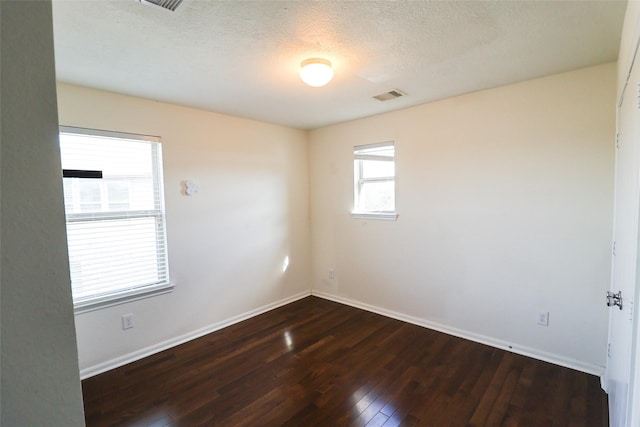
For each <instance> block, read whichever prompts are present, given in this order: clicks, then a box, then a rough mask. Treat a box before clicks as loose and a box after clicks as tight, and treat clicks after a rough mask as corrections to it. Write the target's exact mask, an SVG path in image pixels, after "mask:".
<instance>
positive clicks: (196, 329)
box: [58, 84, 310, 375]
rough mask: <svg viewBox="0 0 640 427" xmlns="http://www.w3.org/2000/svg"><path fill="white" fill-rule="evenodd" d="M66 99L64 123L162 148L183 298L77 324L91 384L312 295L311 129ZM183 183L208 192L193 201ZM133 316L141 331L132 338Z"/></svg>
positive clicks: (96, 98) (85, 93)
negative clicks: (105, 373)
mask: <svg viewBox="0 0 640 427" xmlns="http://www.w3.org/2000/svg"><path fill="white" fill-rule="evenodd" d="M58 93H59V111H60V124H62V125H68V126H78V127H87V128H95V129H104V130H113V131H119V132H131V133H140V134H148V135H157V136H160V137H161V138H162V145H163V156H164V184H165V201H166V213H167V219H166V222H167V234H168V245H169V267H170V275H171V279H172V281H173V282H175V285H176V287H175V291H174V292H171V293H169V294H164V295H160V296H155V297H152V298H149V299H144V300H139V301H134V302H130V303H127V304H122V305H118V306H115V307H111V308H106V309H102V310H96V311H92V312H88V313H83V314H79V315H77V316H76V323H77V333H78V346H79V349H78V350H79V355H80V367H81V368H82V369H83V373H84V374H85V375H87V374H91V373H95V372H97V371H100V370H103V369H107V368H110V367H113V366H114V365H117V364H120V363H123V362H126V361H129V360H132V359H135V358H138V357H140V356H144V355H146V354H148V353H151V352H154V351H157V350H158V349H160V348H163V347H166V346H167V345H172V344H175V343H177V342H179V341H181V340H184V339H188V338H192V337H194V336H196V335H198V334H202V333H204V332H207V331H210V330H212V329H215V328H218V327H220V326H222V325H225V324H228V323H229V322H231V321H234V320H237V319H238V318H239V317H242V316H243V315H246V314H251V313H254V312H255V310H259V309H261V308H265V307H270V306H272V305H273V304H277V303H278V302H282V301H285V300H288V299H290V298H292V297H294V298H295V297H299V296H301V295H303V294H308V292H309V277H310V259H309V213H308V186H309V185H308V159H307V157H308V153H307V143H306V133H305V132H303V131H298V130H293V129H288V128H284V127H281V126H275V125H270V124H266V123H261V122H256V121H252V120H247V119H241V118H236V117H230V116H225V115H221V114H215V113H211V112H205V111H202V110H196V109H192V108H186V107H180V106H176V105H170V104H165V103H160V102H154V101H150V100H144V99H139V98H133V97H127V96H122V95H117V94H113V93H108V92H102V91H97V90H92V89H87V88H81V87H77V86H71V85H66V84H60V85H59V87H58ZM184 180H192V181H195V182H196V183H198V184H199V186H200V193H199V194H197V195H195V196H190V197H189V196H185V195H184V194H183V193H182V181H184ZM287 256H288V257H289V259H290V263H289V267H288V269H287V270H286V271H285V272H283V263H284V260H285V257H287ZM127 313H133V314H134V316H135V327H134V328H133V329H128V330H126V331H123V330H122V326H121V325H122V323H121V317H122V315H123V314H127Z"/></svg>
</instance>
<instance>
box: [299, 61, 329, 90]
mask: <svg viewBox="0 0 640 427" xmlns="http://www.w3.org/2000/svg"><path fill="white" fill-rule="evenodd" d="M300 66H301V68H300V78H301V79H302V81H303V82H305V83H306V84H308V85H309V86H313V87H320V86H324V85H326V84H327V83H329V82H330V81H331V79H332V78H333V69H332V68H331V62H329V61H327V60H326V59H320V58H312V59H307V60H304V61H302V64H300Z"/></svg>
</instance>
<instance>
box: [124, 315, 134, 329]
mask: <svg viewBox="0 0 640 427" xmlns="http://www.w3.org/2000/svg"><path fill="white" fill-rule="evenodd" d="M131 328H133V314H125V315H124V316H122V329H131Z"/></svg>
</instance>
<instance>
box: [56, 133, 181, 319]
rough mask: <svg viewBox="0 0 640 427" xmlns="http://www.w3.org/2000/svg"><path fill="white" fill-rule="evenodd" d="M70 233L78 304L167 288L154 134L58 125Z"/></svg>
mask: <svg viewBox="0 0 640 427" xmlns="http://www.w3.org/2000/svg"><path fill="white" fill-rule="evenodd" d="M60 152H61V156H62V168H63V169H64V170H65V171H66V172H65V175H72V176H73V173H70V171H71V170H75V171H96V172H97V171H100V172H101V173H102V178H83V177H72V178H63V185H64V204H65V212H66V217H67V240H68V246H69V264H70V268H71V283H72V289H73V300H74V304H75V307H76V309H78V308H82V307H93V306H96V305H97V306H99V305H107V304H111V303H114V302H118V301H120V300H126V299H130V298H133V297H138V296H141V295H146V294H153V293H157V292H164V291H166V290H168V289H169V288H171V285H170V284H169V283H168V282H169V272H168V265H167V246H166V233H165V221H164V200H163V192H162V188H163V184H162V153H161V144H160V140H159V138H156V137H147V136H138V135H129V134H119V133H113V132H102V131H93V130H86V129H76V128H61V132H60Z"/></svg>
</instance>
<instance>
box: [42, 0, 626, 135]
mask: <svg viewBox="0 0 640 427" xmlns="http://www.w3.org/2000/svg"><path fill="white" fill-rule="evenodd" d="M625 8H626V2H620V1H468V2H467V1H438V2H434V1H305V0H302V1H295V2H291V1H268V0H263V1H237V0H236V1H204V0H184V1H183V3H182V5H181V6H180V7H179V8H178V10H177V11H176V12H170V11H167V10H164V9H161V8H159V7H157V6H151V5H148V4H144V3H140V2H138V1H136V0H117V1H114V0H111V1H105V0H83V1H77V0H75V1H73V0H54V2H53V12H54V14H53V16H54V35H55V49H56V70H57V76H58V80H60V81H63V82H68V83H74V84H79V85H83V86H89V87H94V88H99V89H105V90H110V91H114V92H120V93H125V94H129V95H134V96H140V97H144V98H149V99H155V100H160V101H167V102H172V103H175V104H182V105H187V106H192V107H197V108H202V109H206V110H211V111H216V112H221V113H227V114H232V115H237V116H242V117H248V118H252V119H257V120H262V121H266V122H271V123H276V124H282V125H286V126H290V127H295V128H300V129H313V128H317V127H321V126H325V125H329V124H333V123H338V122H343V121H347V120H351V119H355V118H360V117H365V116H369V115H373V114H378V113H382V112H386V111H391V110H396V109H399V108H405V107H408V106H412V105H417V104H422V103H425V102H429V101H433V100H437V99H442V98H446V97H450V96H454V95H459V94H463V93H468V92H473V91H477V90H481V89H486V88H491V87H496V86H501V85H504V84H508V83H513V82H518V81H523V80H528V79H531V78H535V77H539V76H544V75H549V74H554V73H558V72H563V71H568V70H573V69H577V68H581V67H586V66H590V65H595V64H600V63H604V62H609V61H614V60H616V58H617V55H618V46H619V42H620V33H621V30H622V21H623V17H624V11H625ZM311 57H323V58H326V59H329V60H330V61H331V62H332V63H333V64H334V70H335V77H334V79H333V80H332V81H331V82H330V83H329V84H328V85H327V86H325V87H323V88H311V87H308V86H306V85H305V84H304V83H302V82H301V80H300V78H299V76H298V71H299V67H300V62H302V61H303V60H304V59H307V58H311ZM396 88H397V89H400V90H402V91H403V92H405V93H407V94H408V96H406V97H404V98H399V99H394V100H391V101H387V102H380V101H377V100H375V99H372V96H374V95H378V94H380V93H382V92H386V91H388V90H391V89H396Z"/></svg>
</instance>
